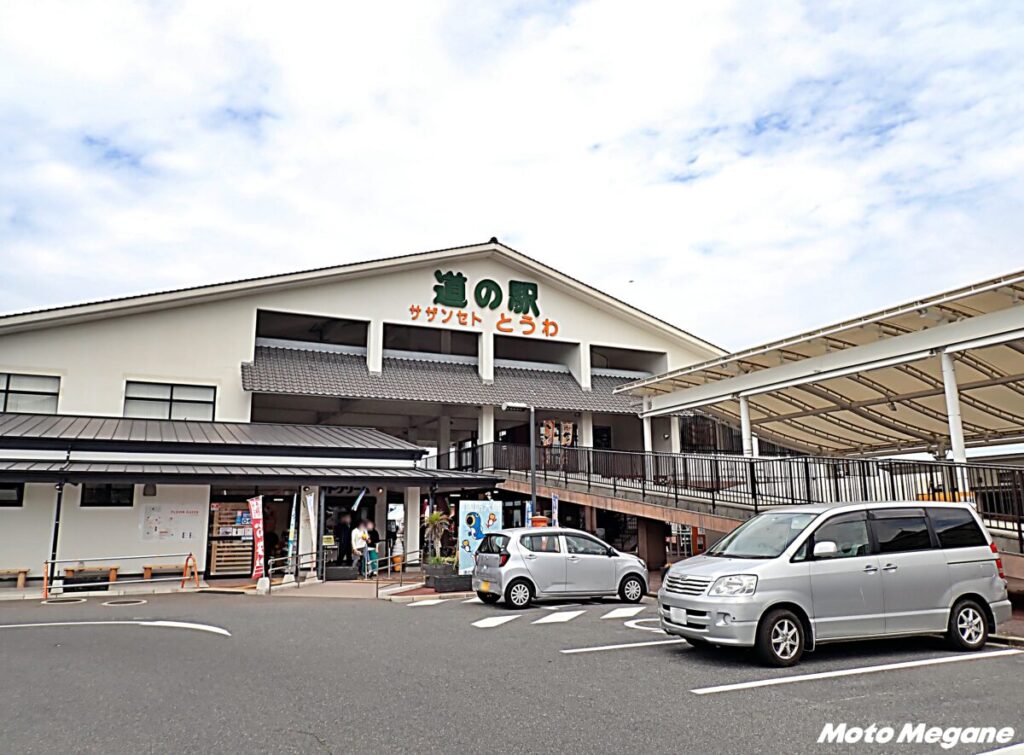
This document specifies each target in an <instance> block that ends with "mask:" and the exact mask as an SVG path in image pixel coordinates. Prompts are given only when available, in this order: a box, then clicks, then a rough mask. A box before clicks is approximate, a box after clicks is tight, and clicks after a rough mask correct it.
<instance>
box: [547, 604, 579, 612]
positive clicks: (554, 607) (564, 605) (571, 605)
mask: <svg viewBox="0 0 1024 755" xmlns="http://www.w3.org/2000/svg"><path fill="white" fill-rule="evenodd" d="M580 605H583V604H582V603H560V604H558V605H555V606H540V608H543V609H544V610H545V611H561V610H562V609H563V608H575V607H576V606H580Z"/></svg>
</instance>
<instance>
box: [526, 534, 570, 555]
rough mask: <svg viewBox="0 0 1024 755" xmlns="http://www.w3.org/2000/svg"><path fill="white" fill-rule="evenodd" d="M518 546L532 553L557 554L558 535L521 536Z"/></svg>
mask: <svg viewBox="0 0 1024 755" xmlns="http://www.w3.org/2000/svg"><path fill="white" fill-rule="evenodd" d="M519 544H520V545H521V546H523V547H524V548H526V550H528V551H533V552H534V553H558V552H559V551H560V548H559V547H558V535H523V536H522V537H521V538H519Z"/></svg>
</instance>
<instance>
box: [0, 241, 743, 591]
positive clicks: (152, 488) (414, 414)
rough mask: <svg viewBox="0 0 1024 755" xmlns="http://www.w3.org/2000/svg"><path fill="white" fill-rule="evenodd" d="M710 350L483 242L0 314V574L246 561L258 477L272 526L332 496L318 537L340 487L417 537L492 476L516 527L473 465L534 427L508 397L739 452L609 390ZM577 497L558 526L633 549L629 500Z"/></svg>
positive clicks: (659, 442)
mask: <svg viewBox="0 0 1024 755" xmlns="http://www.w3.org/2000/svg"><path fill="white" fill-rule="evenodd" d="M721 355H722V351H721V350H720V349H718V348H716V347H715V346H713V345H711V344H709V343H707V342H706V341H703V340H701V339H700V338H698V337H696V336H694V335H692V334H690V333H688V332H686V331H683V330H680V329H679V328H677V327H675V326H673V325H671V324H669V323H666V322H664V321H662V320H659V319H657V318H655V317H653V316H651V315H649V314H647V313H645V312H642V311H640V310H638V309H636V308H634V307H631V306H629V305H627V304H625V303H623V302H621V301H619V300H617V299H615V298H613V297H611V296H609V295H608V294H605V293H603V292H601V291H598V290H596V289H594V288H592V287H590V286H587V285H585V284H583V283H581V282H580V281H577V280H575V279H573V278H570V277H569V276H567V275H565V274H563V273H560V272H559V271H557V270H555V269H553V268H551V267H549V266H547V265H545V264H543V263H541V262H538V261H536V260H533V259H531V258H529V257H527V256H525V255H523V254H520V253H518V252H516V251H514V250H512V249H510V248H508V247H507V246H505V245H503V244H501V243H499V242H497V241H496V240H494V239H492V240H491V241H490V242H488V243H485V244H478V245H473V246H466V247H459V248H453V249H446V250H440V251H433V252H427V253H421V254H412V255H407V256H402V257H394V258H389V259H381V260H373V261H369V262H360V263H355V264H347V265H340V266H335V267H328V268H323V269H317V270H308V271H304V272H298V273H290V274H284V275H275V276H268V277H263V278H256V279H247V280H238V281H232V282H227V283H216V284H211V285H205V286H199V287H195V288H187V289H180V290H173V291H162V292H158V293H153V294H146V295H141V296H132V297H125V298H119V299H112V300H105V301H95V302H89V303H85V304H75V305H70V306H64V307H57V308H52V309H45V310H40V311H33V312H25V313H18V314H11V315H7V316H4V317H0V538H2V547H0V570H15V571H16V570H21V569H25V568H27V569H29V572H28V574H29V577H30V578H35V577H39V576H40V575H41V570H42V565H43V562H44V561H45V560H46V559H49V558H51V557H53V556H54V555H55V557H56V558H57V559H86V558H108V559H109V558H112V557H113V556H117V555H124V556H141V555H142V554H146V555H149V554H159V553H175V552H179V551H191V552H194V553H195V554H196V555H197V557H198V560H199V568H200V570H201V571H203V572H204V573H205V574H207V575H208V576H220V575H230V574H245V573H247V572H248V570H249V568H250V564H251V558H252V556H251V546H249V545H246V544H245V543H246V542H247V541H245V540H244V538H243V537H242V536H241V535H240V534H239V532H240V530H239V528H238V527H236V524H237V523H238V522H239V521H241V519H240V518H238V517H236V514H238V512H240V511H241V510H242V507H243V506H244V502H245V500H246V499H247V498H248V497H251V496H253V495H254V494H256V493H259V494H263V495H264V496H265V500H266V501H267V502H268V506H269V510H270V514H269V515H270V516H273V517H274V518H275V519H276V523H274V524H273V525H270V524H269V523H268V526H274V527H276V528H277V529H279V530H281V531H283V530H284V529H285V528H286V526H287V521H286V520H287V517H288V514H287V512H288V511H289V510H290V508H291V505H292V501H293V500H295V499H293V496H294V497H297V498H298V500H302V499H303V498H305V497H308V496H313V497H315V498H316V499H317V500H318V501H322V502H323V503H324V505H325V509H324V511H325V512H326V513H325V514H324V516H323V517H321V519H320V524H319V525H317V524H316V523H315V522H314V521H312V520H313V519H315V518H316V515H315V514H314V513H309V514H308V516H307V518H306V520H304V525H305V526H306V530H305V532H306V534H305V537H307V538H310V539H312V529H314V528H322V527H323V526H324V522H325V518H324V517H327V518H328V525H329V517H330V516H331V511H332V510H335V511H338V510H341V509H345V508H350V507H351V506H353V505H358V506H361V507H362V509H361V513H364V514H365V515H367V516H370V517H372V518H375V519H376V520H377V521H378V522H383V521H385V520H389V521H394V520H400V521H401V522H402V524H403V526H404V531H405V533H406V535H405V537H406V542H405V543H404V548H405V550H406V551H413V550H415V549H416V548H418V547H419V542H418V537H419V530H420V516H421V514H422V511H423V505H424V502H425V501H426V500H427V499H429V497H430V496H432V495H438V496H444V494H445V493H450V494H453V495H456V494H458V493H457V491H465V494H474V495H476V494H482V491H483V490H487V491H489V495H491V496H497V497H500V498H502V499H503V500H505V502H506V510H505V524H506V525H509V526H510V525H514V524H519V523H521V522H522V521H523V516H524V513H525V512H524V501H525V498H526V496H525V495H524V493H523V490H522V486H521V485H519V486H512V487H504V483H503V482H502V480H501V475H500V474H498V473H494V474H490V475H488V474H477V473H474V472H471V471H464V470H467V469H470V468H472V467H473V466H474V465H472V464H467V463H466V460H465V458H464V455H465V454H467V453H475V454H479V453H481V449H485V448H487V447H489V446H490V445H491V444H495V443H506V444H522V443H527V442H528V438H529V434H530V433H529V430H530V427H529V424H530V420H529V416H530V415H529V413H528V412H524V411H523V410H522V409H516V408H513V407H511V406H509V407H507V408H503V406H504V405H508V404H515V405H520V406H522V405H526V406H532V407H534V408H535V410H536V418H537V425H538V428H537V429H538V432H539V437H540V444H541V445H543V446H544V447H545V448H547V449H564V448H602V449H617V450H621V451H623V452H626V451H634V452H639V453H641V454H642V453H643V452H654V451H663V452H670V451H675V452H678V451H681V450H684V451H685V450H726V451H736V450H738V449H739V447H740V440H739V437H738V434H737V432H736V431H734V430H733V429H732V428H731V427H729V426H728V425H726V424H718V423H716V422H714V421H712V420H710V419H709V418H707V417H706V416H701V415H696V414H694V413H692V412H680V413H678V414H672V415H667V416H658V417H649V418H646V419H641V417H640V416H639V415H640V412H641V409H642V406H641V399H638V398H636V397H633V396H630V395H626V394H623V393H615V389H616V388H617V387H619V386H621V385H623V384H625V383H628V382H630V381H636V380H640V379H643V378H645V377H649V376H651V375H654V374H658V373H664V372H666V371H668V370H673V369H677V368H681V367H685V366H687V365H690V364H696V363H700V362H705V361H707V360H710V359H714V358H716V357H719V356H721ZM552 452H553V451H552ZM424 455H430V456H433V457H434V458H433V460H432V461H429V462H425V461H424V460H423V459H422V458H421V457H423V456H424ZM477 466H478V465H477ZM575 503H577V502H574V500H572V498H571V497H567V498H566V499H564V500H563V501H562V502H561V504H562V512H563V519H564V520H565V521H564V522H563V523H572V524H578V525H589V528H590V529H601V530H605V534H606V535H607V536H608V537H609V539H612V534H615V536H616V537H618V538H619V539H618V541H617V542H616V545H618V546H619V547H622V548H625V549H636V548H638V547H640V548H641V550H643V547H642V543H640V541H641V540H643V539H644V537H643V535H642V533H639V534H638V525H637V519H638V517H630V516H625V515H622V514H621V513H618V514H614V515H613V512H601V511H594V508H595V506H594V504H593V502H592V501H589V502H584V503H583V504H582V505H581V506H580V507H579V508H577V507H576V506H574V504H575ZM332 507H333V509H332ZM547 507H548V508H550V501H548V503H547ZM300 508H302V510H303V511H306V509H305V507H300ZM584 508H587V509H589V511H584ZM312 511H313V509H310V512H312ZM598 515H600V516H602V517H605V516H607V517H611V518H609V519H607V520H606V521H605V522H604V524H605V526H601V524H602V522H601V521H600V520H599V519H598V518H597V517H598ZM641 519H642V517H641ZM229 520H230V521H229ZM613 520H614V521H613ZM630 520H632V521H630ZM611 529H615V530H616V532H615V533H612V532H610V530H611ZM639 529H640V530H642V526H641V527H640V528H639ZM302 537H303V535H302V534H300V539H301V538H302ZM308 542H309V540H307V543H308ZM662 544H663V538H662ZM246 548H250V550H249V551H247V550H246ZM299 550H300V551H302V550H305V548H304V547H303V545H301V544H300V546H299ZM662 550H663V548H662ZM138 566H139V564H138V563H137V562H135V563H134V566H133V564H132V563H129V562H127V561H126V562H125V563H124V567H123V568H124V569H125V571H128V572H130V571H137V570H138Z"/></svg>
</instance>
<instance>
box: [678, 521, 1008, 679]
mask: <svg viewBox="0 0 1024 755" xmlns="http://www.w3.org/2000/svg"><path fill="white" fill-rule="evenodd" d="M658 608H659V614H660V616H661V627H662V629H664V630H665V631H666V632H667V633H669V634H673V635H677V636H679V637H683V638H685V639H686V640H687V641H688V642H689V643H690V644H691V645H693V646H695V647H698V648H699V647H706V646H708V645H734V646H745V647H754V648H756V650H757V653H758V655H760V657H761V658H762V659H763V660H764V661H765V662H766V663H768V664H770V665H775V666H792V665H793V664H795V663H797V662H798V661H799V660H800V656H801V655H802V654H803V652H804V651H805V650H813V649H814V647H815V646H817V645H818V644H821V643H825V642H836V641H842V640H853V639H864V638H878V637H894V636H900V635H916V634H939V633H944V634H945V635H946V637H947V638H948V640H949V642H950V643H951V644H952V645H953V646H954V647H955V648H958V649H961V650H977V649H979V648H981V647H982V646H984V644H985V642H986V641H987V640H988V633H989V631H990V630H995V627H996V625H997V624H999V623H1002V622H1003V621H1006V620H1007V619H1009V618H1010V612H1011V607H1010V601H1009V599H1008V596H1007V592H1006V578H1005V575H1004V574H1003V566H1002V561H1001V560H1000V558H999V554H998V551H997V549H996V547H995V545H994V544H993V543H992V540H991V538H990V537H989V535H988V533H987V531H986V530H985V528H984V526H983V524H982V522H981V520H980V519H979V518H978V515H977V514H976V513H975V511H974V509H973V508H972V507H971V506H970V505H968V504H965V503H945V502H943V503H928V504H922V503H921V502H902V503H901V502H892V503H860V504H836V505H805V506H792V507H780V508H778V509H773V510H772V511H769V512H766V513H762V514H759V515H757V516H755V517H753V518H752V519H750V520H748V521H747V522H744V523H743V524H742V525H740V526H739V527H737V528H736V529H735V530H733V531H732V532H731V533H730V534H729V535H727V536H726V537H724V538H723V539H722V540H720V541H719V542H718V543H716V544H715V545H714V546H712V547H711V548H709V549H708V550H707V552H706V553H704V554H703V555H700V556H695V557H693V558H688V559H686V560H685V561H680V562H679V563H677V564H674V565H673V566H672V568H671V569H669V571H668V573H667V574H666V577H665V581H664V583H663V584H662V586H661V589H660V590H659V591H658Z"/></svg>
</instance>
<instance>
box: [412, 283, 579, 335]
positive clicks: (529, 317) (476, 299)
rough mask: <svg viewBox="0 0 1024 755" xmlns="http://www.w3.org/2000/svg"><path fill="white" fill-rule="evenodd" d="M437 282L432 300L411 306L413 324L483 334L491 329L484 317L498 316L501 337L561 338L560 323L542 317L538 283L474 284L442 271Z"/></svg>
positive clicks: (414, 303) (496, 327) (495, 323)
mask: <svg viewBox="0 0 1024 755" xmlns="http://www.w3.org/2000/svg"><path fill="white" fill-rule="evenodd" d="M434 281H435V283H434V286H433V288H434V295H433V297H432V298H430V299H429V300H425V301H422V302H413V303H412V304H410V305H409V319H410V320H412V321H414V322H421V323H423V322H426V323H435V324H437V325H448V326H450V327H459V328H466V329H468V330H482V329H484V328H486V327H487V325H486V323H485V322H484V317H483V315H485V314H488V313H490V312H494V331H495V332H497V333H504V334H507V335H517V336H536V337H540V338H554V337H555V336H557V335H558V330H559V327H558V321H557V320H554V319H552V318H550V317H546V316H542V315H541V309H540V287H539V286H538V285H537V284H536V283H533V282H531V281H520V280H508V281H506V282H505V284H504V285H502V283H500V282H498V281H496V280H493V279H491V278H481V279H480V280H478V281H475V282H473V281H470V280H469V279H468V278H467V277H466V276H465V275H463V274H462V273H461V272H458V271H456V270H440V269H438V270H435V271H434ZM428 296H429V294H428ZM470 297H472V298H470Z"/></svg>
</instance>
